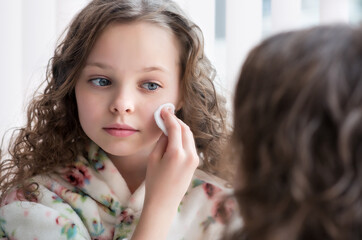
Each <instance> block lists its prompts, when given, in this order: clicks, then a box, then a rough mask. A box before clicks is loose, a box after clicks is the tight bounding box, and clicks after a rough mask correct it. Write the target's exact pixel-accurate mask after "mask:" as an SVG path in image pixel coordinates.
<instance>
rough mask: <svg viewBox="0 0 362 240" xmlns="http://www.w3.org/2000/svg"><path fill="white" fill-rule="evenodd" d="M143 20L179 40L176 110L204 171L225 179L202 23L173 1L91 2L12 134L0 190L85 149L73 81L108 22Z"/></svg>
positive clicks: (223, 131) (221, 109)
mask: <svg viewBox="0 0 362 240" xmlns="http://www.w3.org/2000/svg"><path fill="white" fill-rule="evenodd" d="M140 21H141V22H142V21H143V22H148V23H153V24H156V25H157V26H160V27H162V28H165V29H167V30H169V31H171V32H172V33H173V34H174V36H175V37H176V39H177V40H178V41H179V45H180V65H181V66H180V69H181V76H180V79H181V80H180V84H181V85H180V86H181V89H182V101H183V106H182V108H181V109H180V110H179V111H178V112H177V113H176V115H177V116H178V117H179V118H180V119H181V120H183V121H184V122H185V123H186V124H187V125H189V126H190V129H191V130H192V132H193V134H194V137H195V142H196V147H197V150H198V153H199V155H200V156H201V157H202V160H203V166H202V167H201V168H202V169H204V170H205V171H207V172H209V173H213V174H216V175H219V176H221V177H224V178H227V177H228V176H230V174H229V173H228V172H227V170H226V169H227V167H226V164H224V163H222V158H221V151H222V147H223V145H224V144H225V142H226V139H227V138H228V134H227V126H226V120H225V117H226V109H225V101H224V98H223V97H222V96H220V95H219V94H217V92H216V91H215V86H214V78H215V69H214V67H213V66H212V65H211V63H210V61H209V60H208V58H207V57H206V56H205V55H204V43H203V35H202V32H201V30H200V29H199V27H198V26H197V25H195V24H194V23H193V22H192V21H190V20H189V19H188V18H187V17H186V15H185V14H184V13H183V12H182V11H181V9H180V7H179V6H178V5H176V4H175V3H173V2H172V1H168V0H94V1H91V2H90V3H89V4H88V5H87V6H85V7H84V8H83V9H82V10H81V11H80V12H79V13H78V14H77V15H76V16H75V18H74V19H73V20H72V22H71V24H70V25H69V27H68V29H67V32H66V35H65V37H64V39H63V40H62V41H61V42H60V43H59V45H58V46H57V48H56V49H55V52H54V56H53V57H52V59H51V60H50V61H49V64H48V70H47V78H46V87H45V89H44V91H43V92H42V94H40V95H39V96H37V97H36V98H34V99H33V100H32V102H31V103H30V104H29V107H28V111H27V124H26V126H24V127H23V128H20V129H18V130H17V131H15V132H14V134H13V141H12V142H11V144H10V147H9V153H10V156H11V157H10V158H9V159H3V160H2V162H1V163H0V173H2V174H1V176H0V192H3V193H5V192H6V191H8V190H9V188H11V187H14V186H23V187H24V188H25V187H26V186H27V185H26V179H28V178H29V177H32V176H35V175H39V174H48V173H51V172H52V171H54V170H55V169H56V168H58V167H63V166H65V165H67V164H70V163H72V162H73V161H74V160H75V159H76V156H77V155H78V154H82V153H83V152H84V149H85V145H86V143H87V142H88V141H89V139H88V137H87V136H86V135H85V133H84V132H83V130H82V128H81V125H80V122H79V119H78V112H77V105H76V99H75V93H74V87H75V84H76V81H77V79H78V77H79V75H80V72H81V70H82V68H83V67H84V65H85V61H86V59H87V57H88V55H89V53H90V51H91V49H92V47H93V45H94V43H95V41H96V40H97V38H98V37H99V36H100V34H101V33H102V31H103V30H104V29H105V28H106V27H107V26H108V25H110V24H111V23H124V24H127V23H132V22H140ZM26 192H27V193H29V192H30V193H31V192H32V191H29V190H27V191H26Z"/></svg>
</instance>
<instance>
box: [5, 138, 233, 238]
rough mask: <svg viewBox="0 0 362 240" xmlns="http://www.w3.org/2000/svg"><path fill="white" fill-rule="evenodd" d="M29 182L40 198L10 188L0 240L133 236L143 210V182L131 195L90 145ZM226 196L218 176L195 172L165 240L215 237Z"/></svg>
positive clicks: (223, 216) (224, 216) (229, 207)
mask: <svg viewBox="0 0 362 240" xmlns="http://www.w3.org/2000/svg"><path fill="white" fill-rule="evenodd" d="M33 180H34V182H35V183H37V184H36V186H38V190H39V191H38V192H39V194H37V195H34V197H33V199H32V200H31V201H26V200H24V197H22V196H21V194H19V193H18V192H17V191H16V190H14V191H13V192H12V193H10V194H9V195H8V196H7V198H6V200H5V202H4V203H3V205H2V206H1V208H0V239H11V240H22V239H24V240H35V239H36V240H43V239H44V240H45V239H46V240H49V239H57V240H58V239H67V240H70V239H98V240H105V239H113V240H115V239H117V240H121V239H130V237H131V236H132V233H133V231H134V229H135V226H136V225H137V223H138V221H139V217H140V215H141V212H142V206H143V201H144V196H145V187H144V184H142V185H141V186H140V187H139V188H138V189H137V190H136V191H135V192H134V193H133V194H131V192H130V191H129V189H128V187H127V184H126V182H125V180H124V179H123V178H122V176H121V175H120V173H119V172H118V171H117V169H116V168H115V166H114V165H113V163H112V161H111V160H110V159H109V158H108V157H107V155H106V153H105V152H103V151H102V150H101V149H100V148H99V147H98V146H97V145H95V144H91V145H90V147H89V151H88V159H86V158H85V157H83V156H80V157H78V159H77V161H76V162H75V163H74V164H73V165H71V166H69V167H67V168H66V169H62V170H61V171H58V172H57V174H53V175H51V176H38V177H36V178H34V179H33ZM230 192H231V190H230V189H227V188H225V187H224V183H223V182H221V181H220V180H219V179H218V178H216V177H213V176H210V175H208V174H206V173H204V172H202V171H200V170H196V172H195V175H194V178H193V180H192V182H191V184H190V187H189V189H188V191H187V193H186V195H185V196H184V198H183V200H182V201H181V203H180V205H179V208H178V213H177V215H176V218H175V219H174V222H173V224H172V227H171V229H170V231H169V235H168V238H167V239H172V240H173V239H174V240H198V239H207V240H213V239H220V238H221V236H222V234H223V231H224V229H225V227H226V226H225V220H226V219H227V218H229V217H230V216H231V215H232V213H233V212H234V210H233V209H234V207H235V205H234V204H233V202H230V203H229V204H225V203H223V206H224V208H223V211H222V212H223V214H220V213H221V211H220V210H221V206H222V201H223V200H224V198H223V197H224V196H225V195H227V194H230ZM225 206H226V208H225ZM225 210H226V211H225ZM225 213H226V214H225ZM155 224H157V223H155Z"/></svg>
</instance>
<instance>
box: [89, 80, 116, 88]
mask: <svg viewBox="0 0 362 240" xmlns="http://www.w3.org/2000/svg"><path fill="white" fill-rule="evenodd" d="M90 81H91V82H92V83H93V84H94V85H96V86H100V87H104V86H108V85H111V81H109V80H108V79H106V78H95V79H92V80H90Z"/></svg>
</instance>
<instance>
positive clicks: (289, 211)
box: [232, 25, 362, 240]
mask: <svg viewBox="0 0 362 240" xmlns="http://www.w3.org/2000/svg"><path fill="white" fill-rule="evenodd" d="M234 126H235V129H234V132H233V135H232V149H233V154H234V157H235V158H236V159H237V161H238V162H239V169H238V171H239V172H238V175H237V176H238V177H237V181H236V190H235V197H236V199H237V200H238V203H239V205H240V214H241V217H242V218H243V222H244V223H243V225H244V226H243V228H242V229H241V230H240V232H238V233H237V234H236V235H235V237H234V238H233V239H249V240H302V239H308V240H313V239H324V240H326V239H334V240H337V239H338V240H342V239H349V240H357V239H362V227H361V226H362V28H357V27H352V26H345V25H333V26H319V27H315V28H309V29H304V30H299V31H293V32H287V33H281V34H278V35H275V36H272V37H270V38H268V39H266V40H264V41H263V42H262V43H261V44H260V45H258V46H256V47H255V48H254V49H253V50H252V51H251V52H250V53H249V55H248V57H247V59H246V61H245V63H244V65H243V67H242V71H241V74H240V77H239V82H238V84H237V89H236V94H235V98H234Z"/></svg>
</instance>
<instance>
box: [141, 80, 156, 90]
mask: <svg viewBox="0 0 362 240" xmlns="http://www.w3.org/2000/svg"><path fill="white" fill-rule="evenodd" d="M142 87H143V88H145V89H147V90H149V91H155V90H156V89H157V88H159V87H160V85H158V84H157V83H154V82H147V83H143V84H142Z"/></svg>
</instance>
